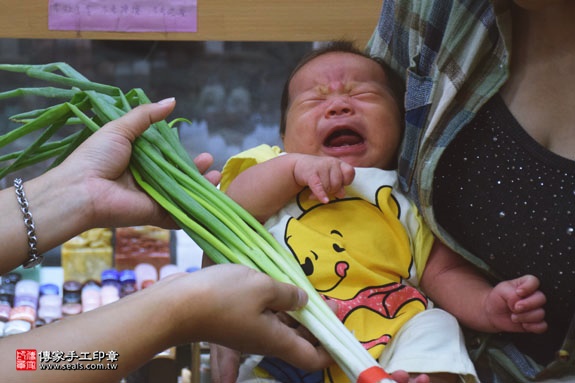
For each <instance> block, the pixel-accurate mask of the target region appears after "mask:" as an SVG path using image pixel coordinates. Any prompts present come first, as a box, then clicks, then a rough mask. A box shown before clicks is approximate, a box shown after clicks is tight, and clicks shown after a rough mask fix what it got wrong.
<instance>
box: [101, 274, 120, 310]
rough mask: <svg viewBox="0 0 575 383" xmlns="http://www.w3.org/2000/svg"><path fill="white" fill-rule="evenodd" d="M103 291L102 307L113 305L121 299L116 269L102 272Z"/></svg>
mask: <svg viewBox="0 0 575 383" xmlns="http://www.w3.org/2000/svg"><path fill="white" fill-rule="evenodd" d="M100 279H101V281H102V289H101V290H100V296H101V299H102V305H106V304H108V303H112V302H115V301H117V300H118V299H120V280H119V274H118V271H117V270H116V269H107V270H104V271H102V276H101V278H100Z"/></svg>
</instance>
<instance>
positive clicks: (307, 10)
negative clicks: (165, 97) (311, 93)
mask: <svg viewBox="0 0 575 383" xmlns="http://www.w3.org/2000/svg"><path fill="white" fill-rule="evenodd" d="M2 6H3V10H2V12H1V13H0V25H2V30H1V31H0V38H35V39H44V38H45V39H74V38H80V39H102V40H196V41H208V40H219V41H326V40H331V39H338V38H346V39H351V40H355V41H357V42H358V44H365V43H366V42H367V41H368V40H369V37H370V36H371V34H372V32H373V30H374V28H375V26H376V24H377V19H378V17H379V13H380V8H381V0H361V1H349V0H313V1H310V0H198V32H195V33H156V32H154V33H148V32H146V33H121V32H90V31H51V30H48V1H37V0H34V1H33V0H4V1H3V4H2Z"/></svg>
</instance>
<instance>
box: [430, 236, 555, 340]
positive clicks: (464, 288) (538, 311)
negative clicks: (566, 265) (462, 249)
mask: <svg viewBox="0 0 575 383" xmlns="http://www.w3.org/2000/svg"><path fill="white" fill-rule="evenodd" d="M421 287H422V289H423V291H425V293H426V294H427V295H428V296H429V297H430V298H431V300H433V301H434V302H435V303H437V304H438V305H439V306H440V307H442V308H443V309H445V310H446V311H448V312H450V313H451V314H453V315H454V316H455V317H456V318H457V319H458V320H459V321H460V322H461V323H462V324H463V325H465V326H467V327H469V328H472V329H475V330H478V331H485V332H499V331H506V332H534V333H542V332H544V331H545V330H546V329H547V323H546V322H545V320H544V316H545V312H544V310H543V305H544V304H545V296H544V295H543V293H542V292H541V291H539V290H538V288H539V280H538V279H537V278H536V277H534V276H532V275H526V276H523V277H520V278H517V279H513V280H509V281H503V282H501V283H499V284H497V285H496V286H495V287H493V286H492V285H491V284H490V283H489V282H488V281H487V279H486V278H485V276H484V275H483V274H481V273H480V272H479V271H478V269H477V268H476V267H474V266H473V265H471V264H470V263H469V262H467V261H466V260H464V259H463V258H462V257H461V256H459V255H458V254H456V253H455V252H453V251H452V250H451V249H449V248H448V247H447V246H445V245H444V244H442V243H441V242H440V241H438V240H436V241H435V244H434V246H433V249H432V252H431V254H430V256H429V261H428V263H427V265H426V268H425V271H424V273H423V276H422V278H421Z"/></svg>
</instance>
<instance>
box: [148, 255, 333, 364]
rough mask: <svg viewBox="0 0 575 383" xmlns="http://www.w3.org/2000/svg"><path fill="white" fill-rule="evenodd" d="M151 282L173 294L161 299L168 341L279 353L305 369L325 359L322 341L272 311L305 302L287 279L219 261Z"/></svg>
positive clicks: (299, 292) (298, 306)
mask: <svg viewBox="0 0 575 383" xmlns="http://www.w3.org/2000/svg"><path fill="white" fill-rule="evenodd" d="M152 287H154V288H157V289H160V288H162V289H164V291H166V294H165V295H166V296H167V297H169V299H171V300H174V301H173V302H169V303H166V304H165V305H164V307H167V308H170V309H171V310H173V312H172V313H171V314H170V317H171V318H173V319H174V323H171V324H170V328H171V329H173V330H174V332H175V333H174V334H173V339H172V342H171V343H176V342H179V343H181V342H182V341H189V342H194V341H207V342H210V343H215V344H220V345H223V346H225V347H228V348H231V349H235V350H238V351H239V352H244V353H250V354H260V355H270V356H276V357H281V358H282V359H284V360H286V361H287V362H289V363H292V364H293V365H295V366H298V367H300V368H303V369H306V370H316V369H321V368H323V367H325V366H327V365H328V364H329V363H330V362H331V358H330V357H329V355H328V354H327V352H326V351H325V350H324V349H323V348H322V347H319V346H317V345H315V344H314V343H312V342H310V341H308V340H307V339H305V338H303V337H301V336H300V335H299V334H298V332H297V331H296V330H295V329H293V328H291V327H289V326H288V325H286V324H285V323H283V322H282V321H281V320H280V319H279V318H278V317H277V315H276V312H278V311H292V310H297V309H299V308H301V307H303V306H304V305H305V304H306V303H307V295H306V294H305V292H304V291H303V290H301V289H299V288H297V287H295V286H293V285H290V284H285V283H281V282H278V281H275V280H273V279H272V278H270V277H269V276H267V275H265V274H263V273H261V272H258V271H255V270H253V269H251V268H248V267H245V266H240V265H232V264H225V265H216V266H212V267H208V268H206V269H202V270H200V271H196V272H194V273H191V274H184V275H180V276H178V277H175V278H170V279H169V280H166V281H165V283H161V282H160V283H158V284H157V285H154V286H152ZM144 291H145V290H144ZM174 292H178V294H174ZM186 292H188V293H189V294H187V296H186Z"/></svg>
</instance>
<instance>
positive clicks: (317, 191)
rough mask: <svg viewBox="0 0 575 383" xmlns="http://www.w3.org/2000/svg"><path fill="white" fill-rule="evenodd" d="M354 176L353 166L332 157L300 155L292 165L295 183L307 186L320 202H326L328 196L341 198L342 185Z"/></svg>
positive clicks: (343, 190)
mask: <svg viewBox="0 0 575 383" xmlns="http://www.w3.org/2000/svg"><path fill="white" fill-rule="evenodd" d="M354 176H355V170H354V168H353V166H351V165H349V164H347V163H345V162H343V161H342V160H340V159H338V158H333V157H319V156H312V155H301V157H300V158H298V160H297V162H296V164H295V166H294V178H295V181H296V182H297V184H298V185H301V186H307V187H309V188H310V190H311V192H312V194H313V196H315V198H317V199H318V201H320V202H322V203H328V202H329V197H330V196H335V197H339V198H342V197H343V196H344V195H345V189H344V187H345V186H346V185H349V184H351V182H352V181H353V178H354Z"/></svg>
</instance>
